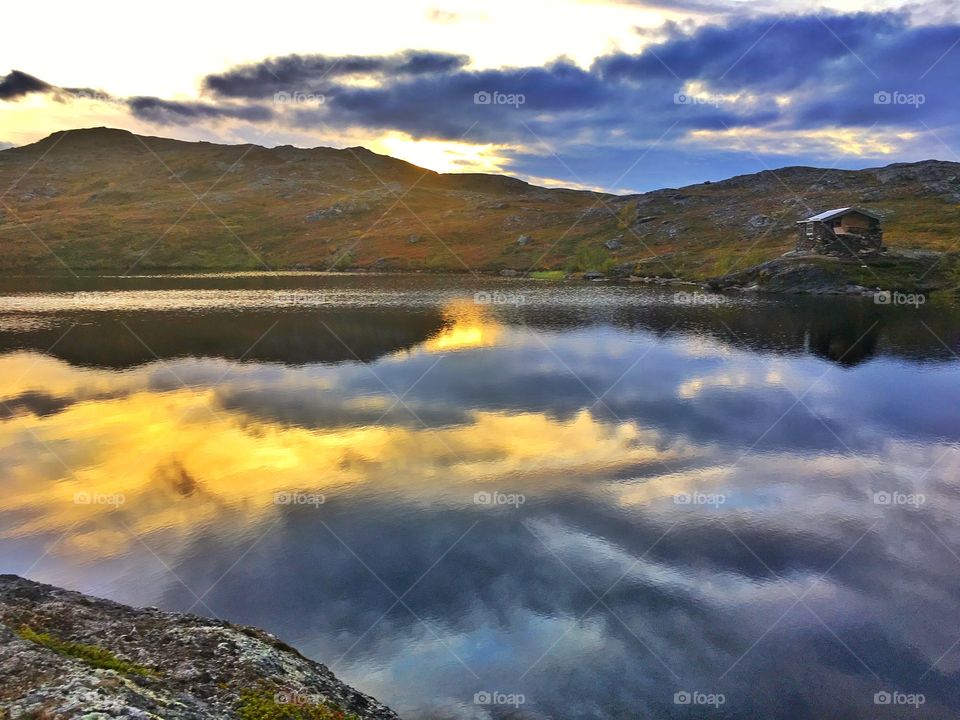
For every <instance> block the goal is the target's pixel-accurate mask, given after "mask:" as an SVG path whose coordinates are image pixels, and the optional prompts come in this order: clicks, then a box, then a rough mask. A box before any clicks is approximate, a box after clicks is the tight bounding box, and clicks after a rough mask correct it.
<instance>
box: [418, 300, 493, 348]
mask: <svg viewBox="0 0 960 720" xmlns="http://www.w3.org/2000/svg"><path fill="white" fill-rule="evenodd" d="M443 316H444V320H445V321H446V325H445V327H444V328H443V329H442V330H441V331H440V332H439V333H437V334H436V335H434V336H433V337H432V338H430V339H429V340H427V341H426V342H425V343H423V345H422V347H423V349H424V350H426V351H427V352H433V353H439V352H449V351H451V350H469V349H473V348H481V347H493V346H494V345H497V344H498V343H499V341H500V340H501V338H502V335H503V326H502V325H501V324H500V323H498V322H497V321H496V320H495V319H494V318H493V317H492V316H491V314H490V312H489V311H487V309H486V307H485V306H483V305H479V304H478V303H476V302H472V301H469V300H465V299H464V300H456V301H454V302H451V303H449V304H448V305H447V306H446V307H445V308H444V311H443Z"/></svg>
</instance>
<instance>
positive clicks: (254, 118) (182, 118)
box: [127, 97, 273, 125]
mask: <svg viewBox="0 0 960 720" xmlns="http://www.w3.org/2000/svg"><path fill="white" fill-rule="evenodd" d="M127 105H128V107H129V108H130V110H131V112H132V113H133V114H134V115H135V116H136V117H138V118H140V119H141V120H149V121H150V122H156V123H160V124H164V125H188V124H190V123H194V122H197V121H199V120H223V119H236V120H248V121H250V122H261V121H265V120H269V119H270V118H271V117H273V111H272V110H271V109H270V108H267V107H263V106H262V105H226V104H219V105H213V104H209V103H198V102H175V101H171V100H163V99H161V98H156V97H135V98H130V99H129V100H127Z"/></svg>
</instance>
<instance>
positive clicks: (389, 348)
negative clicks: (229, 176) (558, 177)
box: [0, 274, 960, 720]
mask: <svg viewBox="0 0 960 720" xmlns="http://www.w3.org/2000/svg"><path fill="white" fill-rule="evenodd" d="M958 351H960V308H958V307H957V306H954V305H951V304H947V303H937V302H933V301H932V300H931V301H929V302H927V303H925V304H924V305H922V306H920V307H915V306H896V305H893V304H888V305H883V304H875V303H874V302H873V301H872V299H869V298H868V299H861V298H856V299H846V298H834V299H815V298H801V297H782V298H762V297H759V298H758V297H727V298H722V299H718V298H716V297H712V296H705V295H700V294H698V293H696V292H694V290H693V289H682V290H681V292H680V294H678V291H677V289H670V290H667V289H661V290H655V289H649V288H642V287H637V286H629V285H611V284H607V283H571V284H567V283H559V284H554V283H544V282H535V281H520V280H508V279H498V278H483V279H480V278H472V277H468V276H464V277H453V278H451V277H436V276H422V277H421V276H351V275H322V274H316V275H256V274H253V275H234V276H216V275H214V276H205V277H199V276H194V277H172V276H168V277H141V278H85V279H72V278H71V279H53V278H19V279H18V278H7V279H3V280H0V377H2V378H3V382H2V386H0V387H2V396H0V397H2V403H0V418H2V423H0V489H2V497H3V502H2V505H0V543H2V546H0V547H2V566H0V570H2V571H4V572H12V573H18V574H22V575H25V576H27V577H30V578H32V579H36V580H40V581H44V582H50V583H54V584H57V585H62V586H66V587H69V588H72V589H77V590H81V591H83V592H87V593H90V594H94V595H99V596H103V597H108V598H110V599H114V600H118V601H121V602H125V603H130V604H135V605H152V606H158V607H161V608H163V609H167V610H177V611H190V612H194V613H197V614H201V615H208V616H216V617H220V618H223V619H228V620H230V621H233V622H238V623H244V624H250V625H256V626H259V627H263V628H265V629H266V630H268V631H269V632H272V633H274V634H276V635H278V636H279V637H281V638H282V639H283V640H285V641H287V642H289V643H290V644H292V645H294V646H295V647H297V648H298V649H299V650H301V651H302V652H303V653H304V654H306V655H308V656H310V657H312V658H315V659H318V660H320V661H321V662H323V663H325V664H327V665H328V666H329V667H330V668H331V669H332V670H333V671H334V672H335V673H336V674H337V675H338V676H339V677H341V678H342V679H343V680H345V681H346V682H348V683H350V684H352V685H354V686H355V687H357V688H358V689H360V690H362V691H364V692H367V693H370V694H372V695H374V696H376V697H377V698H378V699H380V700H382V701H383V702H385V703H386V704H388V705H390V706H391V707H393V708H394V709H395V710H397V711H398V712H399V713H400V714H401V715H402V716H403V717H405V718H462V719H470V720H475V719H482V718H537V719H542V718H578V719H579V718H586V719H593V718H597V719H601V718H602V719H607V718H617V719H620V718H666V717H671V718H672V717H677V718H687V717H689V718H694V717H696V718H700V717H718V718H748V717H765V718H790V719H798V718H811V719H813V718H817V719H819V718H828V717H836V718H840V717H843V718H883V717H924V718H941V717H942V718H955V717H957V715H958V713H960V683H958V682H957V676H958V672H960V523H958V520H960V472H958V470H960V453H958V452H957V448H958V441H960V362H958V357H957V352H958Z"/></svg>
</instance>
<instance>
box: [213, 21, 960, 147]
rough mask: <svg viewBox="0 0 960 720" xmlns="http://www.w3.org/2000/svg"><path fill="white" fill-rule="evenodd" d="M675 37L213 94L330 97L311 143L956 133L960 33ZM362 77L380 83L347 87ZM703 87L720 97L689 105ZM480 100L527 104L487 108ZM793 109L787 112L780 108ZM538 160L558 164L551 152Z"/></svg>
mask: <svg viewBox="0 0 960 720" xmlns="http://www.w3.org/2000/svg"><path fill="white" fill-rule="evenodd" d="M721 5H723V4H721ZM663 30H664V32H666V33H667V37H666V38H665V39H663V40H662V41H660V42H658V43H655V44H653V45H651V46H649V47H648V48H647V49H645V50H644V51H641V52H640V53H638V54H627V53H620V52H615V53H610V54H607V55H604V56H601V57H599V58H598V59H597V60H596V61H595V62H594V63H593V65H592V66H591V67H590V68H587V69H584V68H581V67H579V66H577V65H575V64H573V63H572V62H569V61H566V60H562V59H561V60H557V61H554V62H552V63H549V64H547V65H545V66H542V67H527V68H500V69H491V70H482V71H476V70H470V69H468V68H467V67H466V58H462V57H459V56H453V55H445V54H435V53H413V52H408V53H403V54H399V55H395V56H388V57H359V56H347V57H342V58H335V57H328V56H298V55H293V56H289V57H286V58H272V59H269V60H266V61H264V62H262V63H258V64H253V65H246V66H242V67H239V68H236V69H234V70H231V71H229V72H227V73H223V74H219V75H212V76H209V77H208V78H207V79H206V80H205V83H204V85H205V88H206V89H207V90H208V91H210V92H211V93H213V94H215V95H219V96H221V97H225V98H226V97H229V98H248V99H253V98H258V99H259V98H263V97H265V96H269V94H270V93H272V92H275V91H278V90H284V89H290V88H293V89H295V90H300V91H304V92H322V93H323V94H324V96H325V99H326V103H325V104H324V105H323V106H322V107H320V106H309V107H308V106H300V107H294V108H292V109H291V111H290V112H289V114H288V116H287V118H288V121H289V122H292V124H293V125H295V126H297V127H300V128H304V129H310V128H328V127H365V128H371V129H373V128H376V129H384V130H386V129H391V130H401V131H403V132H406V133H409V134H410V135H412V136H414V137H417V138H424V137H432V138H440V139H452V140H456V139H460V138H463V137H468V139H470V140H474V141H484V142H500V143H523V144H525V145H527V146H528V147H532V146H551V145H552V144H553V143H559V144H562V145H563V146H564V147H565V148H570V147H572V146H573V145H574V143H571V141H570V138H577V139H578V140H577V144H582V145H590V144H594V145H597V146H603V145H606V146H616V147H617V148H618V149H621V148H623V147H630V146H633V147H642V146H644V145H645V144H648V143H650V142H652V141H654V140H656V139H657V138H659V137H660V136H661V135H662V134H663V133H664V132H665V131H667V130H668V129H670V128H676V129H677V131H678V132H681V133H682V132H684V131H689V130H721V131H722V130H725V129H728V128H738V127H747V128H774V127H775V128H777V129H778V130H806V129H812V128H820V127H824V126H834V125H836V126H841V127H858V128H862V127H867V126H871V125H874V124H876V125H877V126H879V127H880V128H889V127H894V128H900V127H902V126H904V125H910V124H913V125H918V124H919V121H921V120H922V121H923V122H925V123H929V124H931V126H936V127H938V128H944V127H949V126H953V125H954V123H955V118H956V113H957V110H958V107H957V106H958V100H957V97H956V95H955V94H954V93H950V92H948V91H947V88H948V87H950V84H951V82H952V80H951V78H955V77H956V76H957V74H958V73H960V52H951V51H950V49H951V46H952V45H953V44H954V43H955V42H956V39H957V38H958V37H960V27H958V26H956V25H941V26H914V25H911V24H910V22H909V18H908V16H907V15H905V14H902V13H854V14H847V15H830V16H822V17H821V16H813V15H795V16H785V17H784V16H779V17H774V16H763V17H745V18H744V17H741V18H740V19H738V20H737V21H735V22H727V23H722V24H712V25H706V26H702V27H700V28H697V29H695V30H692V31H687V30H684V29H683V28H682V27H681V26H679V25H668V26H664V28H663ZM354 74H364V75H369V76H371V77H373V78H374V79H376V80H377V81H378V82H376V83H375V84H373V85H364V86H358V85H356V84H347V83H343V82H341V80H342V78H343V77H344V76H346V75H354ZM691 85H699V86H702V87H705V88H707V89H708V91H709V92H710V93H714V95H713V96H707V97H700V96H697V97H695V98H693V99H690V98H687V101H686V102H684V100H683V98H679V99H678V96H677V93H678V92H679V91H681V90H682V89H683V88H685V87H689V86H691ZM884 92H890V93H896V92H900V93H904V94H908V95H915V96H916V95H919V96H922V97H923V101H922V103H921V104H920V106H919V107H918V105H917V104H909V103H897V102H893V103H883V102H877V101H876V100H875V96H876V95H877V93H884ZM478 93H491V94H492V93H502V94H503V95H513V96H516V97H522V102H521V103H512V102H510V101H509V100H505V101H504V102H503V103H501V104H498V103H497V102H492V103H477V102H475V97H476V96H477V94H478ZM785 95H789V96H790V99H791V101H790V103H789V104H783V103H777V102H776V98H778V97H782V96H785ZM946 134H947V135H948V136H949V135H951V133H950V132H947V133H946ZM614 137H615V138H616V140H614V141H612V142H611V138H614ZM537 152H542V153H543V154H544V155H549V154H550V153H549V152H547V147H539V149H538V150H537Z"/></svg>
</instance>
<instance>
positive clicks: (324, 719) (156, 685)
mask: <svg viewBox="0 0 960 720" xmlns="http://www.w3.org/2000/svg"><path fill="white" fill-rule="evenodd" d="M119 717H122V718H137V719H139V720H148V719H152V718H163V719H164V720H206V719H209V720H213V719H214V718H216V719H217V720H223V719H225V718H237V719H238V720H271V719H281V718H283V719H288V720H300V719H303V720H338V719H339V720H396V719H397V715H396V714H395V713H394V712H393V711H391V710H390V709H389V708H387V707H386V706H384V705H382V704H381V703H379V702H377V701H376V700H374V699H373V698H371V697H368V696H367V695H364V694H362V693H360V692H357V691H356V690H354V689H353V688H350V687H348V686H347V685H344V684H343V683H342V682H340V681H339V680H337V678H336V677H334V675H333V673H331V672H330V671H329V670H328V669H327V668H326V667H324V666H323V665H320V664H319V663H316V662H313V661H312V660H309V659H307V658H305V657H303V656H302V655H301V654H300V653H298V652H297V651H296V650H294V649H293V648H291V647H290V646H288V645H285V644H284V643H283V642H281V641H280V640H278V639H277V638H275V637H274V636H272V635H270V634H269V633H266V632H263V631H262V630H258V629H256V628H251V627H244V626H240V625H233V624H231V623H227V622H221V621H217V620H210V619H208V618H204V617H199V616H196V615H182V614H177V613H168V612H161V611H160V610H157V609H155V608H132V607H128V606H126V605H121V604H119V603H115V602H110V601H108V600H101V599H98V598H93V597H89V596H86V595H83V594H81V593H77V592H71V591H68V590H63V589H60V588H57V587H53V586H51V585H43V584H41V583H36V582H32V581H30V580H26V579H24V578H21V577H17V576H15V575H0V718H2V719H3V720H17V719H19V718H23V719H24V720H26V719H27V718H31V719H35V718H45V719H47V718H49V719H50V720H60V719H61V718H63V719H66V718H84V719H85V720H105V719H106V718H119Z"/></svg>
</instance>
